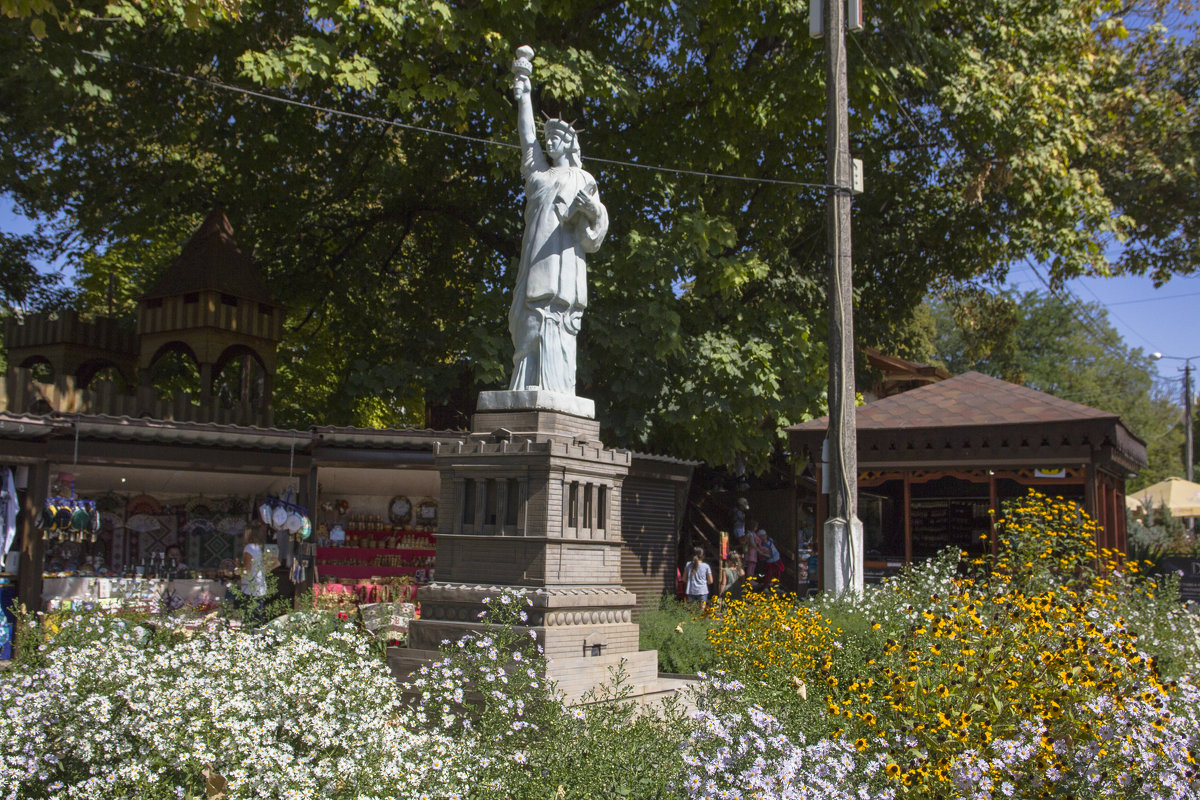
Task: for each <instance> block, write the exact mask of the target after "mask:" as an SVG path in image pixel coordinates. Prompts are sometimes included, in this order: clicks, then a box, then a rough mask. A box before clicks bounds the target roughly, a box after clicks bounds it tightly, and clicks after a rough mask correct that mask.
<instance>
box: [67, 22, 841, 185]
mask: <svg viewBox="0 0 1200 800" xmlns="http://www.w3.org/2000/svg"><path fill="white" fill-rule="evenodd" d="M50 44H52V45H53V46H55V47H62V48H64V49H67V50H73V51H75V52H78V53H83V54H85V55H89V56H91V57H93V58H95V59H97V60H99V61H108V62H112V63H115V64H120V65H122V66H127V67H135V68H137V69H141V70H146V71H147V72H155V73H158V74H160V75H166V76H168V77H170V78H174V79H176V80H181V81H186V82H188V83H194V84H200V85H202V86H208V87H211V88H213V89H220V90H222V91H226V92H233V93H236V94H242V95H246V96H248V97H254V98H257V99H259V100H266V101H269V102H272V103H282V104H284V105H290V106H296V107H298V108H304V109H307V110H309V111H319V112H321V113H323V114H332V115H335V116H340V117H347V118H350V119H355V120H359V121H360V122H369V123H372V124H376V125H383V126H385V127H389V128H401V129H403V130H407V131H413V132H416V133H426V134H429V135H432V136H444V137H447V138H450V139H459V140H461V141H467V142H472V143H474V144H482V145H487V146H490V147H504V148H508V149H512V150H519V149H520V145H517V144H513V143H512V142H504V141H499V140H496V139H485V138H482V137H479V136H470V135H467V134H464V133H454V132H453V131H444V130H438V129H437V128H429V127H425V126H423V125H413V124H411V123H406V122H399V121H397V120H389V119H382V118H380V117H373V116H370V115H368V114H359V113H356V112H353V111H343V110H341V109H337V108H327V107H325V106H319V105H317V104H315V103H307V102H304V101H302V100H293V99H291V98H288V97H280V96H278V95H273V94H267V93H266V92H259V91H256V90H254V89H247V88H245V87H243V86H235V85H234V84H230V83H222V82H221V81H215V80H212V79H211V78H199V77H196V76H195V75H184V74H182V73H178V72H175V71H173V70H169V69H164V68H162V67H152V66H149V65H147V64H139V63H138V62H136V61H128V60H126V59H123V58H118V57H117V56H114V55H111V54H108V53H98V52H96V51H94V50H80V49H77V48H74V47H69V46H68V45H61V44H57V43H53V42H51V43H50ZM587 160H588V161H595V162H598V163H601V164H611V165H613V166H618V167H630V168H633V169H642V170H649V171H651V172H666V173H671V174H674V175H690V176H694V177H699V178H713V179H716V180H725V181H741V182H743V183H754V184H762V185H774V186H797V187H801V188H806V189H834V190H841V189H844V188H845V187H841V186H832V185H830V184H826V183H812V182H807V181H788V180H780V179H777V178H754V177H750V176H747V175H723V174H720V173H714V172H704V171H701V170H691V169H680V168H678V167H664V166H660V165H657V164H641V163H638V162H636V161H622V160H619V159H614V158H600V157H597V156H588V158H587Z"/></svg>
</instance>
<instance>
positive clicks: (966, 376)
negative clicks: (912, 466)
mask: <svg viewBox="0 0 1200 800" xmlns="http://www.w3.org/2000/svg"><path fill="white" fill-rule="evenodd" d="M855 419H856V424H857V426H858V429H859V430H863V429H866V428H955V427H963V426H970V427H978V426H982V425H1012V424H1024V423H1030V422H1072V421H1079V420H1099V419H1117V415H1116V414H1111V413H1109V412H1107V411H1100V410H1099V409H1096V408H1091V407H1090V406H1085V405H1080V404H1079V403H1073V402H1071V401H1070V400H1063V399H1062V398H1061V397H1055V396H1054V395H1052V394H1046V393H1045V392H1039V391H1037V390H1036V389H1030V388H1029V387H1027V386H1018V385H1017V384H1015V383H1009V382H1008V381H1002V380H1000V379H999V378H993V377H991V376H989V375H984V374H982V373H979V372H965V373H963V374H962V375H956V376H954V377H953V378H947V379H946V380H944V381H938V382H937V383H932V384H929V385H928V386H922V387H920V388H917V389H912V390H911V391H907V392H902V393H901V394H896V395H892V396H891V397H885V398H883V399H882V400H877V401H875V402H874V403H867V404H866V405H863V406H859V407H858V409H857V412H856V414H855ZM828 424H829V418H828V417H821V418H820V419H813V420H809V421H808V422H802V423H800V424H799V425H796V426H794V427H792V428H789V430H797V431H806V430H822V431H823V430H825V428H826V426H827V425H828Z"/></svg>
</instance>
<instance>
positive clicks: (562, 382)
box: [508, 47, 608, 396]
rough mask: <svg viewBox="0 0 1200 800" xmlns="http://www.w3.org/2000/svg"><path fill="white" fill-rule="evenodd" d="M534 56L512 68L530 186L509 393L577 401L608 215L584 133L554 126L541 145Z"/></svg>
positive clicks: (524, 52)
mask: <svg viewBox="0 0 1200 800" xmlns="http://www.w3.org/2000/svg"><path fill="white" fill-rule="evenodd" d="M532 58H533V49H532V48H530V47H521V48H519V49H518V50H517V58H516V60H515V61H514V62H513V65H512V71H513V78H514V80H513V95H514V97H515V98H516V101H517V133H518V134H519V135H520V139H521V175H522V176H523V177H524V179H525V235H524V237H523V239H522V241H521V263H520V268H519V270H518V272H517V282H516V286H515V287H514V291H513V300H512V307H511V309H510V310H509V312H508V329H509V332H510V333H511V334H512V340H513V348H514V351H515V352H514V353H513V372H512V379H511V380H510V381H509V391H527V390H540V391H541V392H552V393H555V394H562V395H569V396H574V395H575V337H576V336H577V335H578V334H579V328H580V323H581V322H582V321H583V310H584V309H585V308H587V263H586V258H585V257H586V254H588V253H594V252H596V251H597V250H598V249H600V245H601V243H602V242H603V241H604V235H605V233H607V232H608V212H607V211H606V210H605V208H604V205H603V204H602V203H601V202H600V195H599V192H598V190H597V187H596V179H595V178H593V177H592V176H591V175H589V174H588V173H587V172H586V171H585V170H584V169H583V164H582V159H581V155H580V148H579V134H578V132H577V131H576V130H575V128H574V127H572V125H571V123H569V122H566V121H564V120H561V119H549V120H547V121H546V123H545V125H544V126H543V130H544V134H545V149H544V150H543V148H542V145H541V144H539V143H538V140H537V133H536V130H537V129H536V127H535V123H534V115H533V100H532V98H531V96H530V95H531V93H532V85H531V83H530V74H531V73H532V69H533V67H532V63H531V59H532Z"/></svg>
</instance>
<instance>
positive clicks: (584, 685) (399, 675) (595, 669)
mask: <svg viewBox="0 0 1200 800" xmlns="http://www.w3.org/2000/svg"><path fill="white" fill-rule="evenodd" d="M441 658H442V654H441V653H440V652H439V651H437V650H419V649H413V648H408V647H390V648H388V651H387V660H388V666H389V667H390V668H391V670H392V675H393V676H395V678H396V680H397V681H399V682H400V683H402V684H403V683H405V682H406V681H408V680H409V678H410V676H412V674H413V673H415V672H417V671H418V670H420V669H421V667H423V666H425V665H426V664H431V663H433V662H435V661H438V660H440V659H441ZM622 662H624V670H625V686H626V687H628V689H629V699H633V700H637V701H638V702H641V703H645V702H648V701H654V700H661V699H663V698H665V697H668V696H671V695H673V694H674V693H676V692H677V691H679V690H680V689H682V688H684V687H686V686H688V685H690V684H691V683H692V681H691V680H689V679H687V678H682V677H680V676H677V675H672V676H666V675H664V676H662V677H661V678H660V676H659V674H658V651H657V650H641V651H638V652H636V653H613V654H606V655H599V656H587V657H572V658H551V659H549V660H548V663H547V670H546V671H547V675H548V676H549V678H550V679H551V680H552V681H554V684H555V686H556V688H557V689H558V690H559V691H560V692H562V694H563V697H564V698H565V699H566V701H567V702H568V703H578V702H580V701H582V700H583V698H584V695H586V694H587V693H588V692H590V691H592V690H594V689H597V688H598V687H602V686H604V685H606V684H610V683H611V676H612V674H613V672H614V671H615V670H616V669H617V668H618V667H620V666H621V664H622Z"/></svg>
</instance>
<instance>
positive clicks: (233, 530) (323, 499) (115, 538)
mask: <svg viewBox="0 0 1200 800" xmlns="http://www.w3.org/2000/svg"><path fill="white" fill-rule="evenodd" d="M444 436H448V435H444ZM438 440H439V437H438V435H437V434H435V433H433V432H430V431H368V430H358V429H345V428H314V429H311V430H308V431H286V430H278V429H271V428H251V427H242V426H232V425H214V424H202V423H178V422H166V421H161V420H149V419H131V418H119V417H103V416H65V415H64V416H51V417H32V416H29V417H20V416H15V415H10V414H0V466H5V467H8V468H9V473H7V474H11V475H12V481H13V487H12V490H11V496H12V498H13V499H12V501H11V502H6V504H4V505H3V507H0V511H3V510H4V509H5V508H11V509H13V510H14V511H17V510H19V511H21V512H23V513H20V514H14V521H13V524H12V525H11V526H10V529H11V530H12V534H13V535H12V541H11V542H10V548H12V551H11V553H10V556H9V557H8V558H7V559H6V565H5V569H6V572H5V574H4V575H3V576H0V579H7V580H8V581H9V582H10V583H11V582H12V580H13V578H14V575H13V573H16V575H15V577H16V580H17V582H18V583H19V586H20V598H21V600H22V601H23V602H25V604H26V607H30V608H50V609H53V608H59V607H62V606H70V605H87V604H97V605H104V604H109V603H117V602H128V601H129V600H130V599H131V597H140V598H146V599H147V601H150V600H153V602H158V603H162V602H167V603H172V604H180V605H183V604H190V605H194V606H198V607H205V606H212V605H215V604H217V603H218V602H219V601H220V600H221V599H222V598H223V597H224V596H225V592H226V587H227V585H228V584H229V583H231V582H233V581H236V579H237V575H236V567H237V565H238V563H239V559H240V556H241V550H242V546H243V537H244V533H245V531H246V528H247V526H250V525H261V526H263V527H264V528H265V529H266V532H267V546H266V547H265V548H264V549H265V561H266V567H267V569H269V570H272V571H273V573H274V574H275V575H276V576H277V578H278V580H279V582H281V583H284V584H287V585H288V587H289V589H290V590H291V591H293V592H297V593H298V592H299V591H302V590H303V589H305V588H307V587H309V586H313V588H314V590H315V592H316V593H317V594H318V595H332V596H335V597H336V599H340V600H343V601H345V602H382V601H413V600H415V599H416V597H417V593H418V591H419V587H420V586H421V585H422V584H423V583H427V582H428V581H430V580H432V579H433V577H434V574H435V564H434V556H435V546H436V537H435V531H436V526H437V510H438V478H437V472H436V470H435V469H434V466H433V446H434V443H435V442H437V441H438ZM5 474H6V473H4V471H3V470H0V489H2V488H3V481H4V476H5ZM0 495H2V496H3V497H5V498H7V496H8V495H7V494H6V493H2V492H0ZM0 586H3V584H0ZM0 591H2V589H0ZM10 591H11V590H10Z"/></svg>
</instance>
